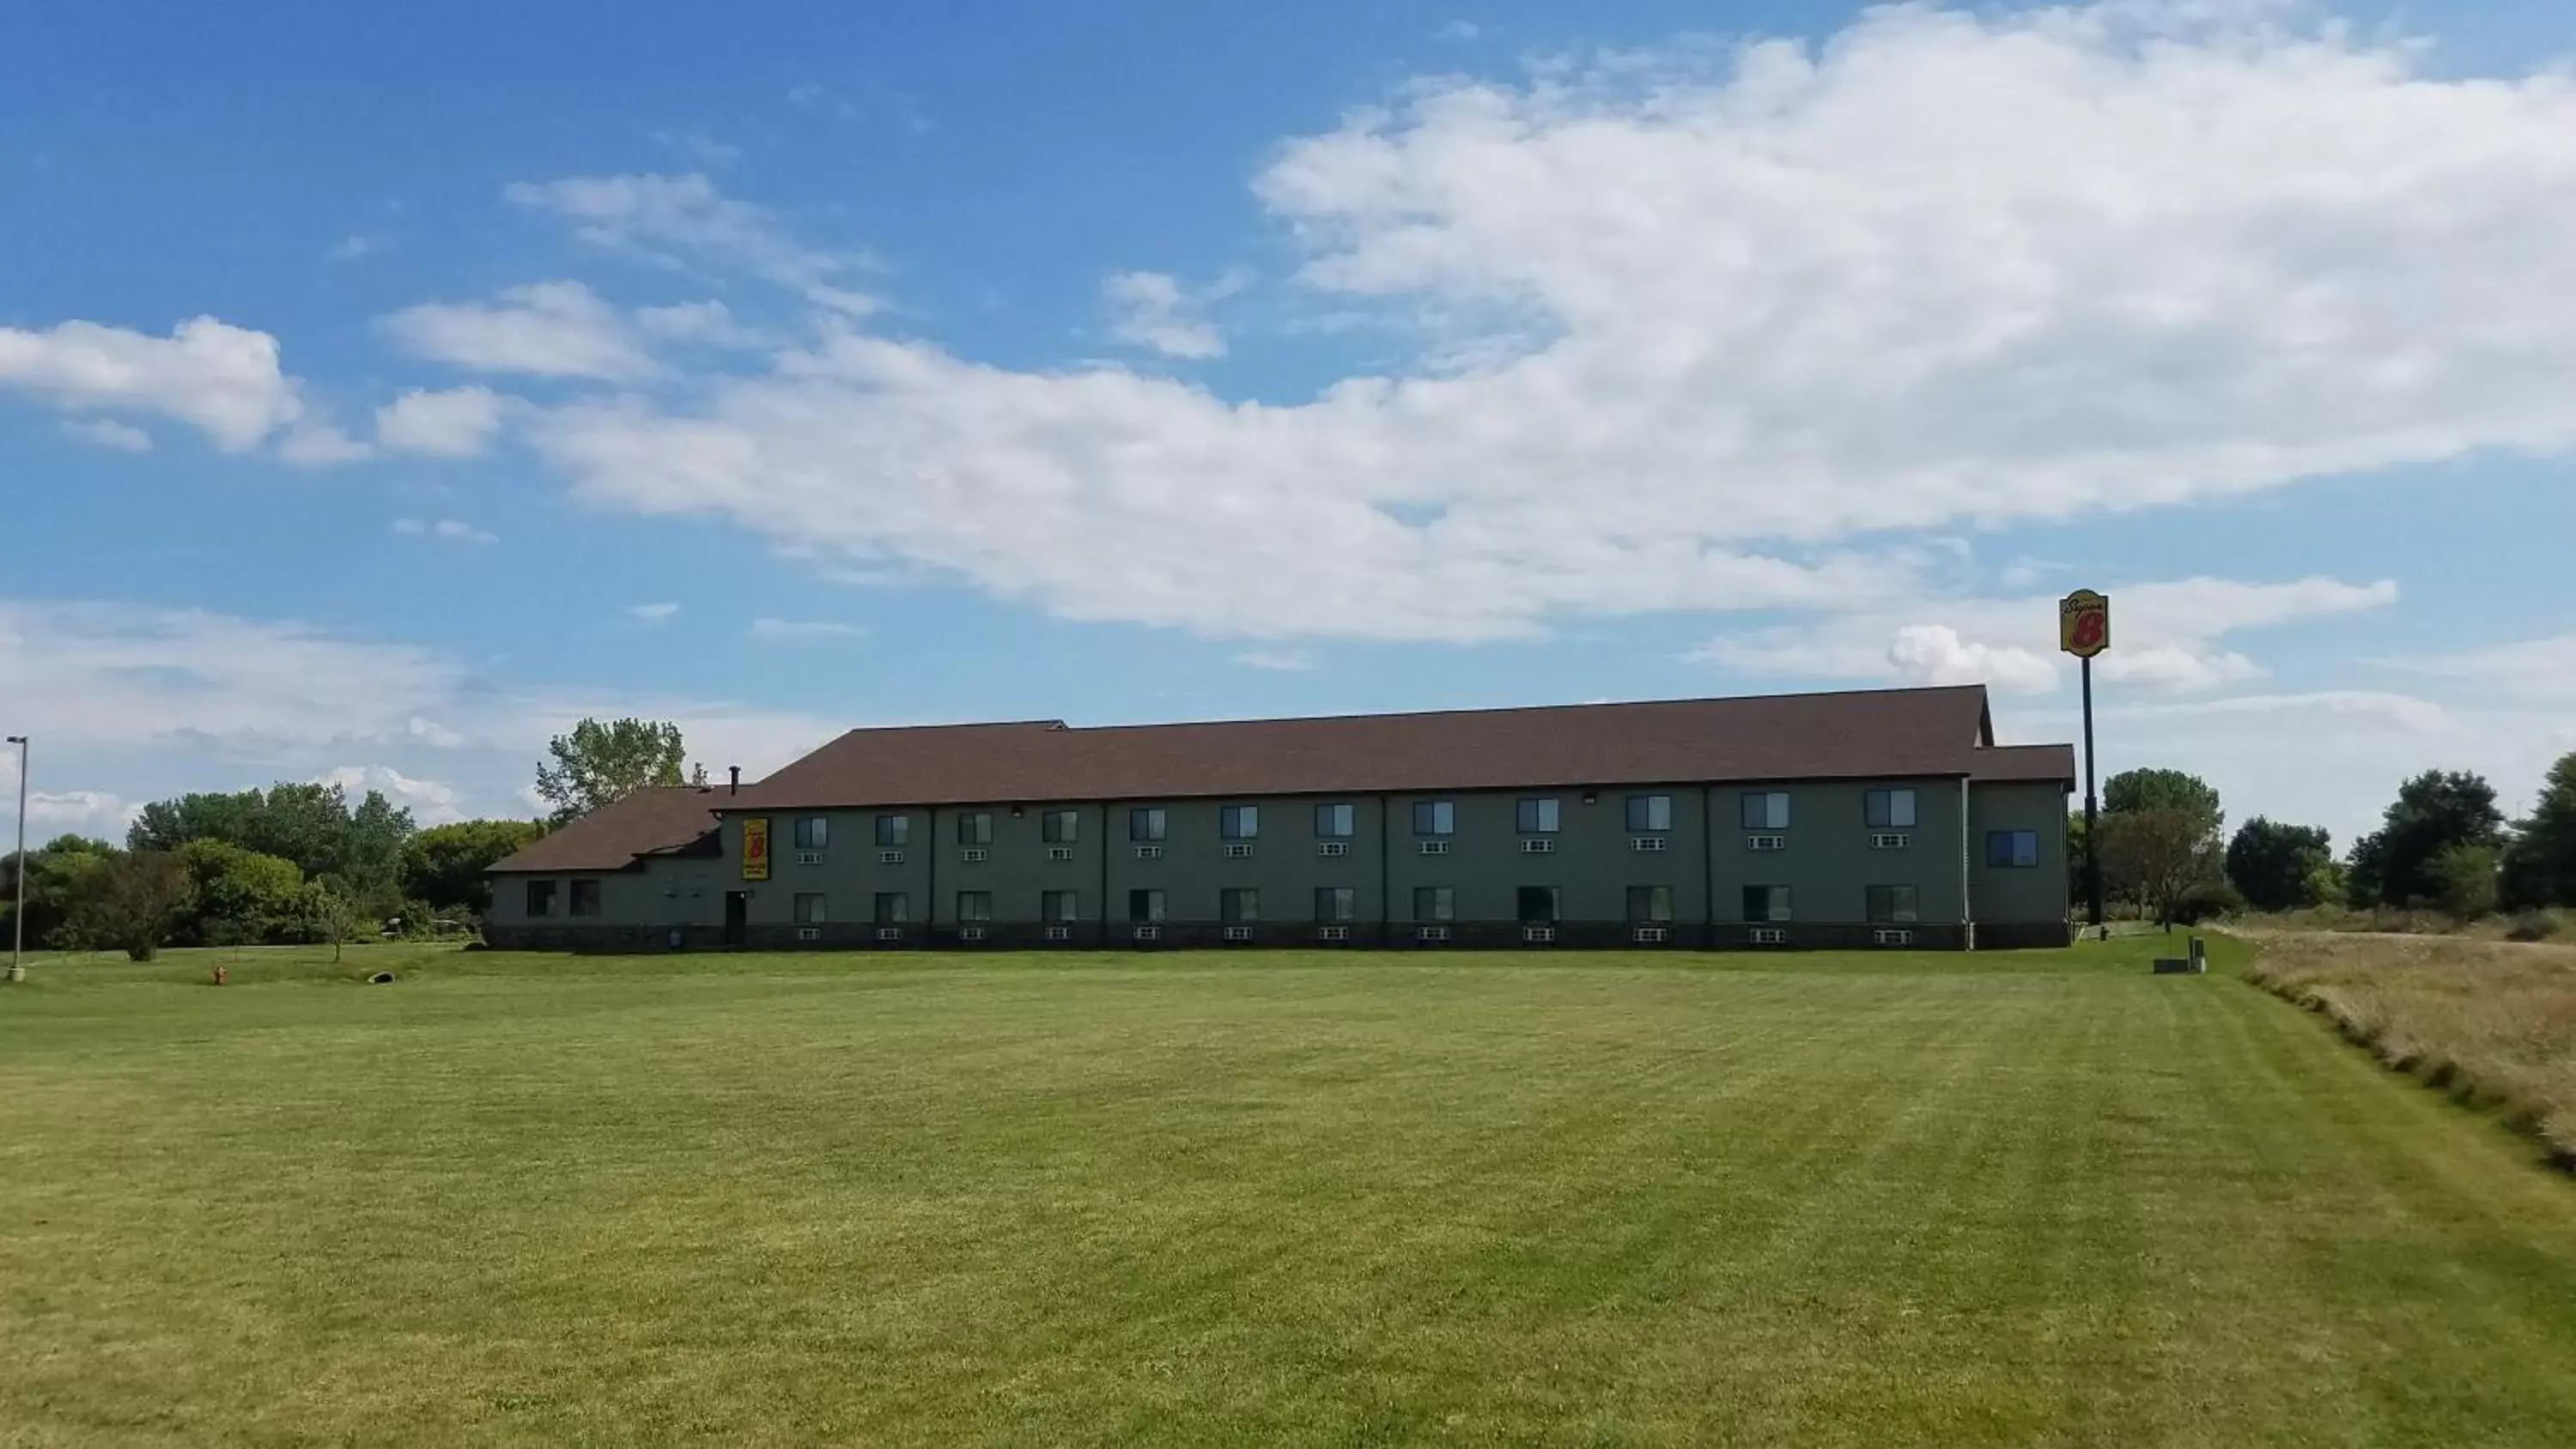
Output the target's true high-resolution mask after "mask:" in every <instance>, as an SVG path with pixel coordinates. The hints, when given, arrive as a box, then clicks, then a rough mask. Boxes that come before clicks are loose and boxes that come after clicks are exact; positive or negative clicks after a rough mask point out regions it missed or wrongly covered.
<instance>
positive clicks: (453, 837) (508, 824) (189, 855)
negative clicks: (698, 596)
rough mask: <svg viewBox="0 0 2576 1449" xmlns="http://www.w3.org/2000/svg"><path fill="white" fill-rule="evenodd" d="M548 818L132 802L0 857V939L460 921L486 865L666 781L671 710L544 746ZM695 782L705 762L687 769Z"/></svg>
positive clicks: (351, 933) (147, 941)
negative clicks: (93, 829)
mask: <svg viewBox="0 0 2576 1449" xmlns="http://www.w3.org/2000/svg"><path fill="white" fill-rule="evenodd" d="M547 753H548V757H549V760H550V762H551V763H549V764H545V765H541V766H539V767H538V770H537V792H538V794H539V796H540V797H541V798H543V799H544V800H545V801H546V802H547V803H548V804H550V805H552V806H553V807H554V809H553V812H552V813H551V815H550V816H549V817H548V818H547V819H545V820H461V821H457V822H455V823H453V824H449V825H434V826H431V827H429V828H427V829H421V828H419V827H418V826H416V825H415V824H414V822H413V820H412V817H411V812H410V811H409V810H406V809H402V808H399V807H397V806H396V805H394V804H393V802H391V801H389V800H387V799H386V798H385V797H384V795H383V793H382V792H380V791H375V790H370V791H368V792H367V793H366V794H365V796H363V797H362V798H360V799H359V800H358V801H357V802H356V803H355V804H352V803H351V802H350V800H349V796H348V792H347V791H346V790H345V789H343V788H342V787H341V786H339V785H332V784H317V783H298V782H293V781H281V782H279V783H278V784H276V785H273V786H271V787H270V788H268V789H266V790H257V789H253V790H241V791H234V792H221V791H212V792H199V793H195V794H187V795H180V796H177V797H175V798H172V799H168V800H158V801H155V802H153V803H152V804H149V805H146V806H144V807H143V809H142V811H141V812H140V813H138V814H137V815H136V816H135V819H134V823H133V824H132V825H131V826H129V827H128V828H127V830H126V833H125V843H124V844H123V845H122V846H117V845H112V844H110V843H109V842H107V841H104V840H93V839H89V838H87V837H85V836H80V835H64V836H59V837H57V838H55V839H53V840H51V841H48V842H46V843H45V844H44V845H43V846H41V847H38V848H36V849H33V850H30V851H28V852H27V870H26V893H27V898H26V900H25V901H24V902H23V903H22V902H20V901H19V900H18V899H17V890H18V879H19V875H18V869H17V867H18V861H17V856H16V854H15V853H14V852H12V853H11V854H9V855H7V856H0V902H5V903H6V909H5V910H0V939H5V937H6V933H7V932H8V931H10V930H11V929H13V927H14V923H15V917H16V915H17V914H18V912H19V911H20V910H21V909H23V910H24V911H25V914H26V939H27V940H28V941H29V942H30V943H31V944H34V945H39V946H50V947H54V948H57V949H61V950H120V951H124V952H125V953H126V954H127V955H129V956H131V957H133V958H134V959H135V960H138V961H143V960H149V959H151V957H152V955H153V954H154V952H156V951H157V950H158V949H159V948H160V947H162V946H164V945H175V946H239V945H280V944H288V943H298V942H316V941H322V942H334V943H336V942H340V941H345V940H350V939H354V938H356V937H358V936H361V935H374V934H377V933H379V932H381V931H383V930H385V929H388V928H389V926H390V927H392V928H395V929H399V930H401V931H402V932H404V933H407V934H416V933H432V932H436V931H438V930H440V929H443V928H445V927H448V926H453V927H455V928H459V929H470V928H471V927H472V926H473V925H474V924H475V923H476V922H477V921H478V920H479V918H480V917H481V916H482V915H483V913H484V912H485V911H487V910H489V909H490V908H491V904H492V899H491V886H490V883H489V882H488V881H486V880H485V878H484V872H485V871H486V870H488V869H490V868H491V866H492V865H493V863H494V862H496V861H499V860H501V859H502V858H503V857H505V856H508V855H512V854H514V853H516V852H518V851H520V850H522V849H525V848H526V847H527V846H528V845H529V844H531V843H532V842H534V841H535V840H536V839H537V838H538V837H539V836H542V835H544V834H545V833H546V832H547V831H548V830H550V829H552V828H554V827H555V826H558V825H561V824H563V823H565V822H567V821H570V820H573V819H576V818H578V817H580V816H582V815H584V814H587V813H588V812H590V811H592V810H595V809H597V808H599V807H600V806H602V805H605V804H608V803H610V802H612V801H614V800H617V799H620V798H623V797H624V796H625V795H627V794H628V793H630V792H632V791H634V790H636V789H639V788H641V787H643V786H646V785H677V784H680V783H682V780H681V774H680V769H681V762H682V760H683V759H684V758H685V755H684V754H683V750H682V745H681V740H680V730H679V727H678V726H677V725H673V724H667V723H661V722H656V721H649V720H633V719H621V720H615V721H611V722H608V723H605V724H603V723H601V722H600V721H598V720H590V719H585V720H583V721H581V723H579V724H578V725H576V726H574V727H573V729H572V730H571V732H569V733H567V734H563V735H558V736H556V737H555V739H554V740H553V741H552V742H551V743H550V744H549V745H548V746H547ZM697 782H698V783H700V784H703V783H705V771H704V770H703V768H702V769H701V770H700V771H699V772H698V780H697Z"/></svg>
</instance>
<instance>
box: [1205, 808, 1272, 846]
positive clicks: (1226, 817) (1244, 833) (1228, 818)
mask: <svg viewBox="0 0 2576 1449" xmlns="http://www.w3.org/2000/svg"><path fill="white" fill-rule="evenodd" d="M1216 833H1217V836H1218V838H1220V839H1223V840H1250V839H1253V838H1254V837H1256V836H1258V835H1260V834H1261V807H1260V806H1258V805H1221V806H1218V807H1217V812H1216Z"/></svg>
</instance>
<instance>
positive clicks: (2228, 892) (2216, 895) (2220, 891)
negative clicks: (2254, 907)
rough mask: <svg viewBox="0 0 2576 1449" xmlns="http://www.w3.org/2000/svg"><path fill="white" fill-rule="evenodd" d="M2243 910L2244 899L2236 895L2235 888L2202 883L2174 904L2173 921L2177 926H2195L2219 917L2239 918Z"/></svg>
mask: <svg viewBox="0 0 2576 1449" xmlns="http://www.w3.org/2000/svg"><path fill="white" fill-rule="evenodd" d="M2245 909H2246V907H2245V897H2243V896H2241V895H2238V894H2237V893H2236V888H2235V887H2233V886H2230V885H2227V884H2225V883H2224V882H2221V881H2204V882H2202V883H2201V884H2199V885H2196V886H2193V887H2192V888H2191V889H2190V890H2188V891H2185V892H2183V895H2182V898H2181V899H2180V900H2177V901H2175V902H2174V907H2173V919H2174V924H2175V925H2178V926H2197V925H2199V924H2200V923H2201V922H2203V921H2214V920H2217V919H2218V918H2219V917H2221V916H2241V915H2243V914H2245Z"/></svg>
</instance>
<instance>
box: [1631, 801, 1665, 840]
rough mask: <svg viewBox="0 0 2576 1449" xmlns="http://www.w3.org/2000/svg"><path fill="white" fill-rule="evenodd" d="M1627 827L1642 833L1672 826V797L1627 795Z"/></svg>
mask: <svg viewBox="0 0 2576 1449" xmlns="http://www.w3.org/2000/svg"><path fill="white" fill-rule="evenodd" d="M1628 828H1629V830H1631V831H1633V832H1635V833H1637V834H1640V835H1643V834H1646V833H1648V832H1651V831H1656V830H1670V829H1672V828H1673V797H1672V796H1670V795H1631V796H1629V797H1628Z"/></svg>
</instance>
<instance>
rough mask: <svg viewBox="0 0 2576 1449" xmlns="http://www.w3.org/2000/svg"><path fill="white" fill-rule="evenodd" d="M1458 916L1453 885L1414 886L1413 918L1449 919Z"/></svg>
mask: <svg viewBox="0 0 2576 1449" xmlns="http://www.w3.org/2000/svg"><path fill="white" fill-rule="evenodd" d="M1457 916H1458V891H1457V889H1456V887H1454V886H1415V887H1414V888H1413V918H1414V919H1415V920H1417V921H1449V920H1455V919H1457Z"/></svg>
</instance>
